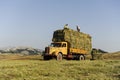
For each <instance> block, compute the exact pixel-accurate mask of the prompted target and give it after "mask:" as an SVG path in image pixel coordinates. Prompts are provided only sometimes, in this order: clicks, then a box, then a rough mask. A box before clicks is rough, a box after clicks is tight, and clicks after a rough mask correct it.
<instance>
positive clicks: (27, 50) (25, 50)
mask: <svg viewBox="0 0 120 80" xmlns="http://www.w3.org/2000/svg"><path fill="white" fill-rule="evenodd" d="M0 53H1V54H4V53H11V54H24V55H35V54H41V53H42V50H40V49H35V48H32V47H12V48H6V49H0Z"/></svg>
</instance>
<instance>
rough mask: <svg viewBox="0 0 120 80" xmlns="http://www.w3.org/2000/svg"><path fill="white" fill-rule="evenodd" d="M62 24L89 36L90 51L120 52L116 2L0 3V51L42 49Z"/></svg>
mask: <svg viewBox="0 0 120 80" xmlns="http://www.w3.org/2000/svg"><path fill="white" fill-rule="evenodd" d="M65 24H68V25H69V27H70V28H71V29H74V30H76V25H79V26H80V29H81V31H82V32H84V33H87V34H90V35H91V36H92V46H93V48H98V49H103V50H105V51H108V52H115V51H120V36H119V34H120V0H0V48H3V47H15V46H30V47H34V48H39V49H44V48H45V47H46V46H48V45H49V44H50V43H51V42H52V36H53V31H55V30H57V29H63V27H64V25H65Z"/></svg>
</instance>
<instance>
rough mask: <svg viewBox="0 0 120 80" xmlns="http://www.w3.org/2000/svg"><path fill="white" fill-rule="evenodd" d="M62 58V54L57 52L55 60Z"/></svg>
mask: <svg viewBox="0 0 120 80" xmlns="http://www.w3.org/2000/svg"><path fill="white" fill-rule="evenodd" d="M62 59H63V56H62V54H61V53H59V54H58V55H57V60H58V61H60V60H62Z"/></svg>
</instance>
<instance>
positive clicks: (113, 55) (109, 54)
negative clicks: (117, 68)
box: [103, 51, 120, 60]
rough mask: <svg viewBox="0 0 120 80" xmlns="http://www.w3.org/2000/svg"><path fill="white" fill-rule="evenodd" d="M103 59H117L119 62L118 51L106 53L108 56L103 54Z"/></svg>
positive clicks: (119, 55)
mask: <svg viewBox="0 0 120 80" xmlns="http://www.w3.org/2000/svg"><path fill="white" fill-rule="evenodd" d="M103 58H104V59H119V60H120V51H118V52H113V53H108V54H103Z"/></svg>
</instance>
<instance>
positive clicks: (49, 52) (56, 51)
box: [44, 42, 68, 60]
mask: <svg viewBox="0 0 120 80" xmlns="http://www.w3.org/2000/svg"><path fill="white" fill-rule="evenodd" d="M67 53H68V43H67V42H53V43H51V45H50V46H48V47H46V48H45V54H44V59H45V60H46V59H49V58H56V59H58V58H62V57H63V56H64V55H67Z"/></svg>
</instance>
